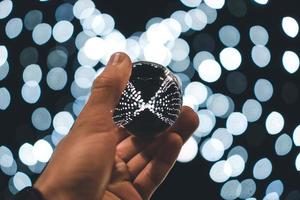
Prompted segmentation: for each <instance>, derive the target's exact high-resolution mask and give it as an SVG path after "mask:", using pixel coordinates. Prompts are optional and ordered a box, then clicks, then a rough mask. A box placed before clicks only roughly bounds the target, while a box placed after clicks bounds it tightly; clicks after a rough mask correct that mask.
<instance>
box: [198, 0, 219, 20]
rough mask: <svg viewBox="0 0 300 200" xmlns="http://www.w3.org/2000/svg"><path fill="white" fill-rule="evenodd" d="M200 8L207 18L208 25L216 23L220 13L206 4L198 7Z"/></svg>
mask: <svg viewBox="0 0 300 200" xmlns="http://www.w3.org/2000/svg"><path fill="white" fill-rule="evenodd" d="M198 8H199V9H201V10H202V11H203V12H204V13H205V15H206V17H207V23H208V24H212V23H214V22H215V21H216V19H217V16H218V13H217V11H216V9H214V8H211V7H209V6H208V5H206V4H205V3H204V2H203V3H201V4H200V5H199V6H198Z"/></svg>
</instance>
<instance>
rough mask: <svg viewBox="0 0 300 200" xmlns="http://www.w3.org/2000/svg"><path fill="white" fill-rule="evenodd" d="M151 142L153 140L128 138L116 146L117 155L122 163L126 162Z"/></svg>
mask: <svg viewBox="0 0 300 200" xmlns="http://www.w3.org/2000/svg"><path fill="white" fill-rule="evenodd" d="M151 142H153V139H151V138H139V137H135V136H130V137H127V138H126V139H125V140H123V141H122V142H121V143H120V144H118V146H117V153H118V155H119V156H120V158H121V159H122V160H123V161H124V162H128V161H129V160H130V159H131V158H133V157H134V156H135V155H136V154H138V153H139V152H141V151H142V150H143V149H144V148H145V147H146V146H148V145H149V144H150V143H151Z"/></svg>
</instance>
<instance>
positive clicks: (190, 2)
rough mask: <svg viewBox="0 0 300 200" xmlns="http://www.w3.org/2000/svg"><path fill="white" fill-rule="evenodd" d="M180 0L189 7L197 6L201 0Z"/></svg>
mask: <svg viewBox="0 0 300 200" xmlns="http://www.w3.org/2000/svg"><path fill="white" fill-rule="evenodd" d="M180 1H181V3H183V4H184V5H185V6H187V7H191V8H193V7H197V6H199V5H200V3H201V2H202V0H180Z"/></svg>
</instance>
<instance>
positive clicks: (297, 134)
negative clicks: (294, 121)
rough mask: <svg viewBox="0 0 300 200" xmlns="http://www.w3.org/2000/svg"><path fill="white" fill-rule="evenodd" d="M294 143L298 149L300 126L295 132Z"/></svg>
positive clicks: (299, 144)
mask: <svg viewBox="0 0 300 200" xmlns="http://www.w3.org/2000/svg"><path fill="white" fill-rule="evenodd" d="M293 141H294V144H295V145H296V146H297V147H299V146H300V125H298V126H297V127H296V128H295V130H294V132H293Z"/></svg>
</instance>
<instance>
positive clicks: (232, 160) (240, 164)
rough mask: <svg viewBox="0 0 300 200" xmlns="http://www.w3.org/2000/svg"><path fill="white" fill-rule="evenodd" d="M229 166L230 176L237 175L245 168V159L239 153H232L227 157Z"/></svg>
mask: <svg viewBox="0 0 300 200" xmlns="http://www.w3.org/2000/svg"><path fill="white" fill-rule="evenodd" d="M227 162H228V163H229V165H230V167H231V170H232V172H231V175H230V176H231V177H237V176H239V175H241V174H242V173H243V171H244V169H245V161H244V159H243V158H242V157H241V156H240V155H233V156H230V157H229V158H228V159H227Z"/></svg>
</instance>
